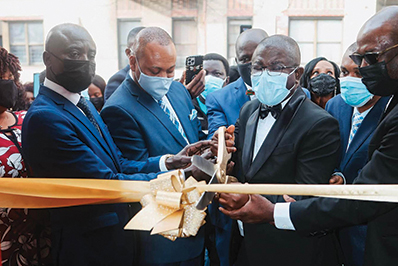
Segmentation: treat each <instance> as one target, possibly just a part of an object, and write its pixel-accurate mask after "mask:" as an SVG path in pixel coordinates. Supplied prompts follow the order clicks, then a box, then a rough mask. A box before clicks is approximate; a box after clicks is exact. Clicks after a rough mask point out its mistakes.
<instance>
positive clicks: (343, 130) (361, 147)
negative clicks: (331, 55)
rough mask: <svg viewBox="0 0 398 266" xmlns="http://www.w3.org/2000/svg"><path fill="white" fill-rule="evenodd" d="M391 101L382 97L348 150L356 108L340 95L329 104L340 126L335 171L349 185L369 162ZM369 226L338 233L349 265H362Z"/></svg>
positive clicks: (345, 229)
mask: <svg viewBox="0 0 398 266" xmlns="http://www.w3.org/2000/svg"><path fill="white" fill-rule="evenodd" d="M388 100H389V97H383V98H381V99H380V100H379V101H377V103H376V104H375V105H374V106H373V108H372V109H371V110H370V111H369V113H368V114H367V116H366V117H365V118H364V120H363V121H362V124H361V126H360V127H359V129H358V131H357V133H356V134H355V135H354V138H353V140H352V142H351V145H350V147H349V149H348V150H347V144H348V139H349V136H350V131H351V126H352V125H351V124H352V113H353V110H354V108H353V107H352V106H350V105H348V104H347V103H346V102H344V100H343V99H342V98H341V95H337V96H336V97H333V98H332V99H331V100H329V101H328V102H327V104H326V108H325V109H326V111H328V112H329V113H330V114H331V115H332V116H333V117H334V118H336V119H337V120H338V121H339V126H340V139H341V148H340V164H339V167H338V168H337V169H336V171H338V172H341V173H343V175H344V176H345V178H346V181H347V183H348V184H352V182H353V181H354V179H355V178H356V177H357V175H358V173H359V172H360V171H361V169H362V168H363V167H364V166H365V164H366V163H367V162H368V147H369V142H370V139H371V138H372V136H373V132H374V130H375V129H376V127H377V124H378V122H379V120H380V117H381V115H382V114H383V112H384V109H385V107H386V104H387V102H388ZM366 228H367V227H366V226H365V225H362V226H354V227H347V228H343V229H341V230H340V231H339V238H340V245H341V248H342V252H343V254H344V258H345V264H347V265H363V255H364V250H365V239H366Z"/></svg>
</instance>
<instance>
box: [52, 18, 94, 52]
mask: <svg viewBox="0 0 398 266" xmlns="http://www.w3.org/2000/svg"><path fill="white" fill-rule="evenodd" d="M76 41H80V42H91V44H92V45H94V47H95V43H94V41H93V38H92V37H91V35H90V33H88V31H87V30H86V29H85V28H83V27H82V26H79V25H76V24H72V23H65V24H60V25H57V26H55V27H54V28H52V29H51V30H50V32H49V33H48V35H47V39H46V44H45V50H46V51H50V52H54V51H57V50H60V49H61V48H62V47H64V45H65V43H71V42H76Z"/></svg>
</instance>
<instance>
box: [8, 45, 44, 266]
mask: <svg viewBox="0 0 398 266" xmlns="http://www.w3.org/2000/svg"><path fill="white" fill-rule="evenodd" d="M20 70H21V66H20V63H19V60H18V58H17V57H16V56H15V55H13V54H10V53H8V52H7V50H6V49H4V48H0V177H1V178H2V177H16V178H17V177H26V176H27V171H26V167H25V162H24V160H23V157H22V149H21V127H22V121H23V119H24V117H25V114H26V111H12V110H15V109H17V110H18V109H20V108H22V106H23V105H24V103H25V99H24V98H23V97H21V95H22V92H23V88H22V85H21V83H20V82H19V71H20ZM46 214H47V211H37V210H27V209H10V208H0V239H1V243H0V245H1V258H2V265H3V266H11V265H21V266H25V265H51V256H50V246H51V242H50V230H49V227H47V226H46V223H48V222H49V219H48V217H47V216H46Z"/></svg>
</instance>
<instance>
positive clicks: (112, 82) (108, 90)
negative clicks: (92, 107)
mask: <svg viewBox="0 0 398 266" xmlns="http://www.w3.org/2000/svg"><path fill="white" fill-rule="evenodd" d="M129 70H130V65H127V66H125V67H124V68H122V69H120V70H119V71H118V72H116V73H115V74H114V75H113V76H112V77H111V78H110V79H109V80H108V83H107V84H106V87H105V91H104V101H105V102H106V101H107V100H108V99H109V97H111V95H112V94H113V93H114V92H115V90H116V89H117V88H118V87H119V86H120V84H122V82H123V81H124V79H125V78H126V75H127V73H128V72H129Z"/></svg>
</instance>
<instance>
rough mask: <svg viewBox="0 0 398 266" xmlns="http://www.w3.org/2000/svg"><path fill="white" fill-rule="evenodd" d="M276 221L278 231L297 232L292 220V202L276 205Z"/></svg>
mask: <svg viewBox="0 0 398 266" xmlns="http://www.w3.org/2000/svg"><path fill="white" fill-rule="evenodd" d="M274 221H275V226H276V228H278V229H283V230H296V228H294V225H293V223H292V221H291V220H290V202H282V203H276V204H275V208H274Z"/></svg>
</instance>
